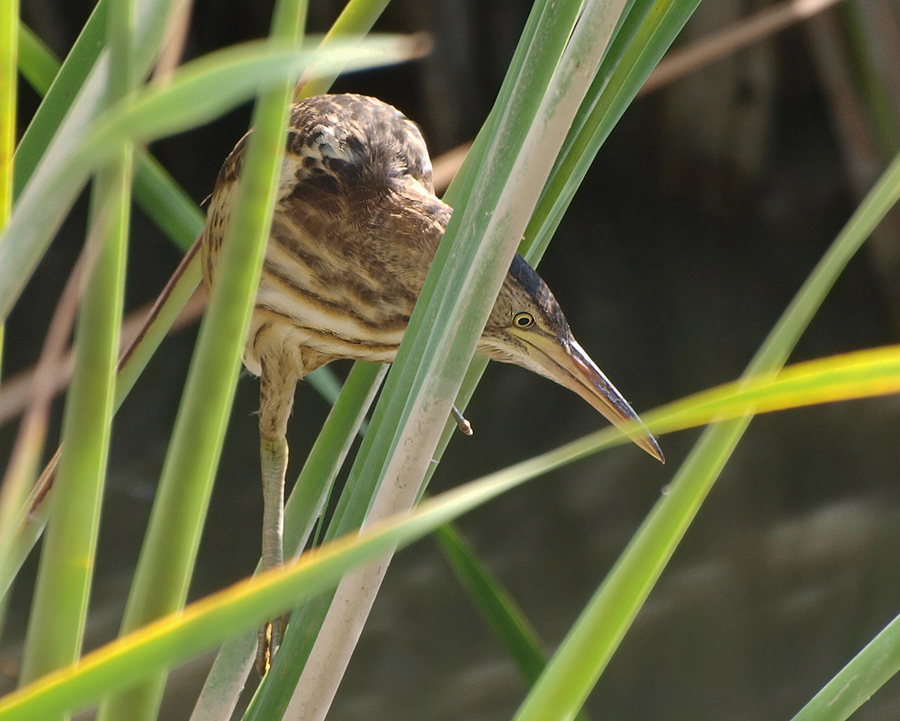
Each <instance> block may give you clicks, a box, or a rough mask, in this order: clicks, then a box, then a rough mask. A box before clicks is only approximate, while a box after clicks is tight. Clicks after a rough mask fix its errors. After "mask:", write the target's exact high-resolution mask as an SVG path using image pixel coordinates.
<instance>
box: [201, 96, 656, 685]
mask: <svg viewBox="0 0 900 721" xmlns="http://www.w3.org/2000/svg"><path fill="white" fill-rule="evenodd" d="M246 139H247V136H245V137H244V138H243V139H242V140H241V141H240V142H239V143H238V144H237V146H236V147H235V149H234V150H233V151H232V152H231V154H230V155H229V156H228V158H227V159H226V160H225V163H224V165H223V166H222V169H221V171H220V173H219V177H218V180H217V182H216V188H215V191H214V192H213V195H212V201H211V203H210V208H209V213H208V215H207V220H206V228H205V229H204V232H203V239H202V254H203V255H202V263H203V277H204V281H205V282H206V284H207V286H208V285H209V284H210V283H212V282H214V277H215V269H216V259H217V257H218V253H219V250H220V248H221V244H222V238H223V237H224V234H225V227H226V225H227V223H228V213H229V207H230V202H231V198H232V194H233V193H234V190H235V185H236V181H237V179H238V175H239V173H240V168H241V159H242V157H243V151H244V146H245V142H246ZM450 214H451V208H450V206H448V205H447V204H445V203H443V202H442V201H441V200H440V199H439V198H437V197H436V196H435V194H434V186H433V184H432V178H431V161H430V159H429V157H428V150H427V148H426V146H425V141H424V140H423V139H422V135H421V133H420V132H419V129H418V128H417V127H416V125H415V124H413V123H412V122H411V121H409V120H408V119H407V118H406V117H405V116H404V115H402V114H401V113H400V112H399V111H398V110H396V109H395V108H393V107H391V106H390V105H387V104H386V103H383V102H381V101H379V100H376V99H374V98H369V97H364V96H360V95H321V96H317V97H313V98H308V99H306V100H302V101H300V102H298V103H296V104H295V105H294V106H293V107H292V108H291V118H290V128H289V131H288V138H287V154H286V156H285V159H284V165H283V166H282V170H281V178H280V182H279V189H278V198H277V202H276V205H275V215H274V219H273V221H272V230H271V234H270V238H269V244H268V247H267V248H266V256H265V264H264V267H263V272H262V276H261V278H260V283H259V292H258V294H257V297H256V307H255V309H254V311H253V317H252V320H251V323H250V332H249V335H248V337H247V345H246V347H245V349H244V364H245V365H246V366H247V368H248V369H249V370H250V372H251V373H253V374H255V375H258V376H260V418H259V427H260V443H261V457H262V472H263V494H264V497H265V512H264V520H263V559H262V566H263V568H271V567H273V566H275V565H279V564H280V563H282V560H283V559H282V554H283V551H282V540H281V525H282V522H281V518H282V507H283V494H284V473H285V470H286V466H287V443H286V441H285V431H286V428H287V420H288V416H289V415H290V412H291V407H292V405H293V402H294V390H295V387H296V384H297V381H298V380H300V379H301V378H303V377H304V376H305V375H306V374H307V373H309V372H311V371H313V370H315V369H316V368H319V367H321V366H323V365H325V364H326V363H329V362H331V361H333V360H335V359H338V358H352V359H355V360H366V361H373V362H376V363H390V362H391V361H393V360H394V356H395V355H396V353H397V348H398V347H399V345H400V341H401V340H402V338H403V333H404V331H405V330H406V326H407V323H408V322H409V317H410V315H411V314H412V311H413V306H414V305H415V303H416V299H417V298H418V297H419V292H420V291H421V289H422V286H423V284H424V282H425V276H426V274H427V273H428V269H429V267H430V266H431V262H432V259H433V258H434V255H435V253H436V251H437V247H438V243H440V240H441V237H442V236H443V234H444V230H445V228H446V227H447V223H448V221H449V220H450ZM478 351H479V352H481V353H483V354H485V355H487V356H489V357H490V358H493V359H494V360H499V361H503V362H506V363H515V364H517V365H520V366H523V367H525V368H527V369H528V370H531V371H534V372H535V373H539V374H540V375H543V376H546V377H547V378H549V379H550V380H552V381H555V382H556V383H559V384H560V385H562V386H565V387H566V388H569V389H570V390H572V391H574V392H575V393H577V394H578V395H580V396H581V397H582V398H584V399H585V400H586V401H587V402H588V403H590V404H591V405H592V406H593V407H594V408H596V409H597V410H598V411H600V413H602V414H603V415H604V416H606V418H608V419H609V420H610V421H611V422H612V423H614V424H616V425H617V426H623V425H625V424H633V423H638V424H639V423H640V421H639V420H638V417H637V415H636V414H635V412H634V411H633V410H632V409H631V407H630V406H629V405H628V403H627V402H626V401H625V399H624V398H623V397H622V395H621V394H620V393H619V392H618V391H617V390H616V388H615V387H614V386H613V385H612V384H611V383H610V382H609V381H608V380H607V379H606V377H605V376H604V375H603V373H602V372H601V371H600V369H599V368H597V366H596V365H595V364H594V362H593V361H592V360H591V359H590V357H589V356H588V355H587V353H585V352H584V350H583V349H582V348H581V346H580V345H578V343H577V342H576V341H575V339H574V338H573V337H572V333H571V331H570V330H569V325H568V323H566V319H565V316H563V313H562V310H561V309H560V307H559V305H558V304H557V302H556V299H555V298H554V297H553V294H552V293H551V292H550V289H549V288H548V287H547V285H546V284H545V283H544V281H543V280H541V278H540V277H539V276H538V274H537V273H536V272H535V271H534V270H533V269H532V268H531V267H530V266H529V265H528V264H527V263H526V262H525V261H524V260H523V259H522V258H521V257H519V256H518V255H517V256H516V257H515V259H514V260H513V262H512V265H511V266H510V269H509V273H508V274H507V276H506V280H505V281H504V283H503V287H502V288H501V290H500V294H499V297H498V298H497V301H496V303H495V304H494V308H493V310H492V311H491V315H490V318H489V319H488V321H487V325H486V326H485V329H484V332H483V333H482V336H481V339H480V340H479V342H478ZM632 427H633V426H632ZM640 428H641V430H640V431H638V432H633V431H632V433H631V437H632V439H633V440H634V441H635V443H637V444H638V445H639V446H641V448H643V449H644V450H645V451H647V452H648V453H649V454H650V455H652V456H654V457H655V458H658V459H659V460H662V459H663V456H662V452H661V451H660V449H659V446H658V445H657V443H656V440H655V439H654V438H653V436H651V435H650V433H649V432H647V431H646V429H644V428H643V427H642V426H640ZM280 633H281V630H280V625H279V622H276V626H275V627H274V628H273V627H272V626H271V625H270V626H269V627H268V628H267V629H264V630H263V632H262V634H263V635H262V637H261V643H260V654H261V655H260V658H259V664H258V665H259V666H260V667H261V671H262V672H264V671H265V670H267V668H268V664H269V660H270V652H271V651H270V649H271V650H274V649H275V648H277V645H278V643H279V641H280Z"/></svg>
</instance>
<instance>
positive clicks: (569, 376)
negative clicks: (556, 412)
mask: <svg viewBox="0 0 900 721" xmlns="http://www.w3.org/2000/svg"><path fill="white" fill-rule="evenodd" d="M478 348H479V350H480V351H481V352H482V353H485V354H486V355H488V356H490V357H491V358H493V359H494V360H499V361H503V362H505V363H515V364H516V365H519V366H522V367H523V368H527V369H528V370H530V371H533V372H535V373H539V374H540V375H542V376H544V377H546V378H549V379H550V380H552V381H554V382H556V383H558V384H559V385H561V386H564V387H565V388H568V389H569V390H572V391H574V392H575V393H577V394H578V395H579V396H581V397H582V398H584V400H586V401H587V402H588V403H590V404H591V405H592V406H593V407H594V408H595V409H596V410H598V411H599V412H600V413H602V414H603V415H604V416H605V417H606V418H607V419H608V420H609V421H610V422H611V423H612V424H613V425H615V426H617V427H620V428H625V427H627V426H629V425H631V426H632V427H631V429H630V430H629V431H628V433H629V436H630V438H631V439H632V440H633V441H634V442H635V443H636V444H637V445H639V446H640V447H641V448H643V449H644V450H645V451H647V453H649V454H650V455H651V456H653V457H654V458H657V459H658V460H660V461H663V454H662V451H661V450H660V448H659V445H658V444H657V443H656V439H655V438H654V437H653V436H652V435H651V434H650V432H649V431H648V430H647V429H646V427H644V425H643V424H642V423H641V421H640V419H639V418H638V416H637V414H636V413H635V412H634V411H633V410H632V408H631V406H630V405H628V401H626V400H625V399H624V398H623V397H622V394H621V393H619V391H618V390H616V387H615V386H614V385H613V384H612V383H610V382H609V380H608V379H607V378H606V376H605V375H604V374H603V372H602V371H601V370H600V369H599V368H598V367H597V366H596V364H595V363H594V361H592V360H591V358H590V356H588V354H587V353H585V351H584V349H583V348H582V347H581V346H580V345H579V344H578V342H577V341H576V340H575V338H574V337H573V336H572V331H571V330H569V324H568V323H567V322H566V318H565V316H564V315H563V312H562V309H561V308H560V307H559V303H557V302H556V298H554V297H553V293H551V292H550V289H549V288H548V287H547V284H546V283H544V281H543V280H541V277H540V276H539V275H538V274H537V273H536V272H535V271H534V270H533V269H532V268H531V266H529V265H528V263H526V262H525V261H524V260H523V259H522V258H521V257H520V256H518V255H517V256H516V257H515V259H514V260H513V262H512V265H511V266H510V269H509V273H507V276H506V280H505V281H504V283H503V287H502V288H501V290H500V295H499V296H498V298H497V302H496V303H495V304H494V308H493V310H492V311H491V315H490V318H489V319H488V322H487V325H486V326H485V329H484V333H483V334H482V337H481V341H480V342H479V346H478ZM635 423H636V424H637V426H634V425H632V424H635Z"/></svg>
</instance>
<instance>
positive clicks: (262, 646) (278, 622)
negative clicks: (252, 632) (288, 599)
mask: <svg viewBox="0 0 900 721" xmlns="http://www.w3.org/2000/svg"><path fill="white" fill-rule="evenodd" d="M284 626H285V617H284V616H279V617H278V618H276V619H275V620H274V621H269V623H267V624H266V625H265V626H263V627H262V628H260V629H259V640H258V642H257V644H256V672H257V673H258V674H259V677H260V678H263V677H264V676H265V675H266V674H267V673H268V672H269V669H270V668H272V661H273V660H274V659H275V653H276V652H277V651H278V647H279V646H281V640H282V638H283V637H284Z"/></svg>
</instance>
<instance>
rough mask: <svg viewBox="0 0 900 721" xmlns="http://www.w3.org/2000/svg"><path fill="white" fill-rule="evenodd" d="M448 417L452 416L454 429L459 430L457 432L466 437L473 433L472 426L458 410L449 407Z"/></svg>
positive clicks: (454, 407)
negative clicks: (454, 424)
mask: <svg viewBox="0 0 900 721" xmlns="http://www.w3.org/2000/svg"><path fill="white" fill-rule="evenodd" d="M450 415H452V416H453V420H454V421H456V427H457V428H459V430H461V431H462V432H463V433H465V434H466V435H467V436H471V435H472V434H473V433H474V431H473V430H472V424H471V423H469V421H467V420H466V418H465V416H463V414H462V413H460V412H459V409H458V408H457V407H456V406H451V407H450Z"/></svg>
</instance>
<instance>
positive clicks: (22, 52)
mask: <svg viewBox="0 0 900 721" xmlns="http://www.w3.org/2000/svg"><path fill="white" fill-rule="evenodd" d="M17 62H18V66H19V72H20V73H22V77H24V78H25V80H26V81H27V82H28V84H29V85H30V86H31V87H32V88H34V90H35V92H36V93H37V94H38V95H40V96H41V97H43V96H44V95H46V94H47V91H48V90H49V89H50V85H52V84H53V79H54V78H55V77H56V74H57V73H58V72H59V60H57V59H56V58H55V57H53V55H52V54H51V53H50V52H49V51H48V50H47V46H46V45H44V43H42V42H41V40H40V38H38V36H37V35H35V34H34V33H33V32H31V30H30V29H29V28H28V26H26V25H25V24H24V23H22V22H20V23H19V54H18V59H17Z"/></svg>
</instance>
